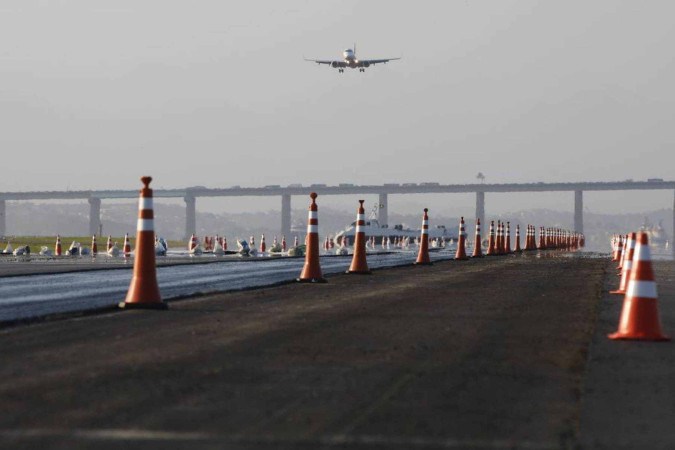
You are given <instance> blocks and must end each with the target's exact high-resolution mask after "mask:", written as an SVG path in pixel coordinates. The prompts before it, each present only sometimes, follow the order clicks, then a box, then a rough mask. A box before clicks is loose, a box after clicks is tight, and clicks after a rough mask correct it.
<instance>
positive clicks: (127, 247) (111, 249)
mask: <svg viewBox="0 0 675 450" xmlns="http://www.w3.org/2000/svg"><path fill="white" fill-rule="evenodd" d="M78 245H79V244H78ZM115 245H116V244H114V243H113V241H112V236H108V241H107V244H106V253H107V254H108V255H112V256H117V254H118V252H119V249H117V247H115ZM115 249H117V250H118V251H117V252H115ZM122 253H123V254H124V256H125V257H129V256H131V240H130V239H129V233H126V234H125V235H124V246H123V247H122ZM90 254H91V256H93V257H95V256H96V255H98V254H99V251H98V242H97V240H96V235H93V236H92V237H91V253H90ZM54 255H55V256H63V245H62V244H61V236H60V235H58V234H57V235H56V243H55V244H54Z"/></svg>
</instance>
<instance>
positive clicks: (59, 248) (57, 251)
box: [54, 234, 63, 256]
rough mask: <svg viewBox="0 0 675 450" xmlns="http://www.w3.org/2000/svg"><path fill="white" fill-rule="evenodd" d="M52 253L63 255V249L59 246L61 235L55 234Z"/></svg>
mask: <svg viewBox="0 0 675 450" xmlns="http://www.w3.org/2000/svg"><path fill="white" fill-rule="evenodd" d="M54 254H55V255H56V256H61V255H63V249H62V248H61V236H59V235H58V234H57V235H56V245H54Z"/></svg>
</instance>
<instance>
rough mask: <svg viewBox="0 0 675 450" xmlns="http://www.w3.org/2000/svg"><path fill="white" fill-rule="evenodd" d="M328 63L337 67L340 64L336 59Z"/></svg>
mask: <svg viewBox="0 0 675 450" xmlns="http://www.w3.org/2000/svg"><path fill="white" fill-rule="evenodd" d="M330 65H331V66H333V67H334V68H337V67H339V66H340V63H338V62H337V61H333V62H332V63H331V64H330Z"/></svg>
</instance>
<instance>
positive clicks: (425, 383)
mask: <svg viewBox="0 0 675 450" xmlns="http://www.w3.org/2000/svg"><path fill="white" fill-rule="evenodd" d="M254 266H255V267H263V266H264V264H257V263H255V264H254ZM615 266H616V263H611V262H609V261H608V259H606V258H605V259H598V258H587V257H583V256H582V255H574V256H567V257H561V256H560V255H555V256H550V255H537V254H528V255H518V256H507V257H501V258H484V259H482V260H471V261H465V262H459V261H441V262H437V263H436V264H434V265H433V266H430V267H428V266H425V267H419V266H402V267H394V268H389V269H383V270H377V271H375V272H374V273H373V275H371V276H354V275H344V274H339V275H338V274H336V275H332V276H329V277H328V283H325V284H298V283H287V284H284V285H282V286H275V287H266V288H259V289H254V290H247V291H239V292H229V293H218V294H209V295H205V296H201V297H197V298H191V299H184V300H181V301H175V302H172V303H171V306H170V308H169V310H168V311H147V310H146V311H141V310H136V311H121V310H113V309H110V310H108V311H103V312H98V313H95V314H92V315H87V316H83V317H70V318H66V319H57V320H50V321H46V322H37V323H31V324H29V325H20V324H17V325H14V326H8V327H4V328H0V348H2V349H3V358H2V364H0V404H2V405H3V414H2V415H0V448H11V449H13V450H17V449H32V448H50V449H68V450H72V449H80V448H91V449H96V450H107V449H136V448H138V449H144V450H146V449H162V450H166V449H184V448H190V449H200V450H201V449H220V448H228V449H261V450H262V449H281V448H283V449H298V450H300V449H303V450H304V449H350V450H353V449H377V450H380V449H382V450H384V449H387V450H389V449H448V448H451V449H472V450H473V449H504V450H506V449H521V448H523V449H577V448H582V449H586V448H599V449H602V448H613V449H614V448H622V449H623V448H625V449H629V448H630V449H634V448H650V449H660V448H664V449H667V448H673V446H674V444H675V436H673V434H672V417H673V414H674V412H675V408H674V406H673V402H672V398H673V395H672V394H673V383H672V367H673V364H675V352H674V350H673V349H674V348H675V345H673V343H672V342H666V343H649V342H616V341H610V340H608V339H607V338H606V334H607V333H609V332H611V331H613V330H615V329H616V326H617V323H618V306H619V303H620V301H621V300H620V298H618V297H617V296H613V297H610V296H608V295H607V294H606V291H607V290H608V289H610V288H615V287H616V284H617V283H618V277H617V276H616V273H615V272H616V271H615ZM655 271H656V277H657V282H658V283H659V294H660V301H659V303H660V306H661V311H662V320H663V322H664V324H663V325H664V329H665V330H666V332H669V333H672V332H673V331H675V302H673V298H675V279H674V278H673V273H675V264H674V263H672V262H665V261H664V262H658V263H656V264H655Z"/></svg>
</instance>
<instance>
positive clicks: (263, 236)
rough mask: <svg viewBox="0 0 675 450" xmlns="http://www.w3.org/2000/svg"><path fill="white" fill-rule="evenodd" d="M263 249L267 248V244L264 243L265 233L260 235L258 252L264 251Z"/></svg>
mask: <svg viewBox="0 0 675 450" xmlns="http://www.w3.org/2000/svg"><path fill="white" fill-rule="evenodd" d="M265 250H267V245H266V244H265V235H264V234H263V235H262V236H261V237H260V253H265Z"/></svg>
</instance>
